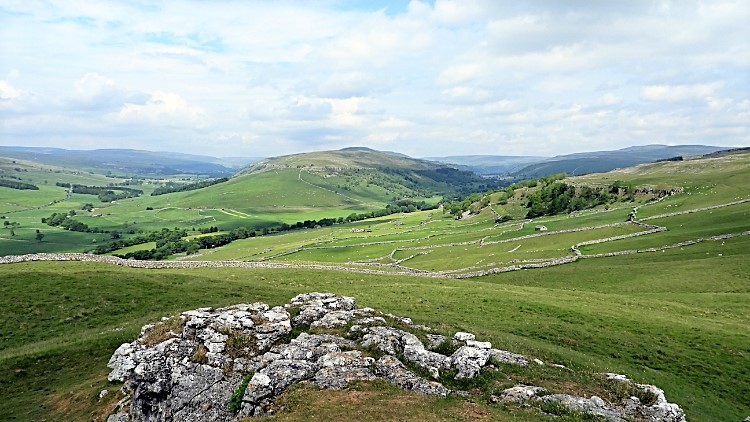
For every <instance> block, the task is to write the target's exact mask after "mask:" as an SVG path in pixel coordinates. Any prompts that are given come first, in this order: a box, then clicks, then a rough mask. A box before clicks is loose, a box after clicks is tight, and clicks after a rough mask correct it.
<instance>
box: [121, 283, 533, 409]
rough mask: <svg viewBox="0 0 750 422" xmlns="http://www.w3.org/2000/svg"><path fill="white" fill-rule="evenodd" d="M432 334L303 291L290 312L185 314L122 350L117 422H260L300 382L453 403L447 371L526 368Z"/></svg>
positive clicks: (458, 339)
mask: <svg viewBox="0 0 750 422" xmlns="http://www.w3.org/2000/svg"><path fill="white" fill-rule="evenodd" d="M429 331H430V329H429V328H428V327H424V326H421V325H416V324H414V323H413V322H412V320H411V319H409V318H402V317H397V316H395V315H390V314H382V313H380V312H377V311H375V310H373V309H370V308H362V309H357V308H356V306H355V300H354V298H352V297H345V296H336V295H333V294H325V293H307V294H301V295H298V296H296V297H294V298H293V299H292V300H290V301H289V303H287V304H286V305H285V306H283V307H282V306H277V307H270V306H269V305H266V304H263V303H254V304H240V305H234V306H230V307H227V308H219V309H212V308H199V309H195V310H191V311H187V312H183V313H182V314H180V315H179V316H177V317H172V318H164V319H163V320H162V321H160V322H158V323H156V324H149V325H146V326H144V327H143V329H142V330H141V334H140V336H139V337H138V339H137V340H136V341H134V342H132V343H126V344H123V345H121V346H120V347H119V348H117V350H116V351H115V352H114V354H113V355H112V358H111V359H110V361H109V364H108V366H109V367H110V368H111V369H112V371H111V372H110V374H109V380H110V381H120V382H124V387H123V389H124V391H126V393H127V394H128V396H129V400H126V401H124V402H123V403H122V406H121V408H120V409H118V413H116V414H114V415H112V416H111V417H110V419H109V420H110V421H120V422H125V421H166V420H184V421H232V420H237V419H240V418H244V417H252V416H260V415H264V414H267V413H268V412H269V410H270V409H271V406H272V405H273V403H274V400H275V399H276V397H277V396H278V395H279V394H281V393H282V392H283V391H284V390H285V389H286V388H287V387H289V386H290V385H292V384H295V383H299V382H306V383H311V384H314V385H317V386H319V387H321V388H326V389H343V388H346V387H347V386H348V385H349V383H350V382H352V381H357V380H374V379H384V380H386V381H388V382H390V383H393V384H395V385H398V386H400V387H401V388H404V389H406V390H411V391H416V392H420V393H423V394H428V395H438V396H446V395H448V394H451V393H452V391H450V390H449V389H448V388H446V387H445V386H443V385H442V384H441V383H439V382H438V379H439V378H440V377H441V373H442V372H444V371H451V372H452V373H455V378H457V379H460V378H470V377H473V376H476V375H477V374H478V373H479V372H480V371H481V370H482V369H483V368H484V367H485V366H488V365H489V364H490V363H491V362H493V359H496V360H497V361H498V362H505V363H514V364H519V365H527V364H528V359H526V358H525V357H523V356H520V355H516V354H513V353H511V352H507V351H503V350H498V349H493V348H492V345H491V344H490V343H489V342H481V341H476V340H475V337H474V335H473V334H470V333H456V335H455V336H454V338H452V339H447V337H444V336H440V335H436V334H429ZM316 332H318V333H317V334H316ZM320 332H324V333H320ZM295 333H299V334H295ZM428 336H429V337H428ZM422 339H424V341H425V342H423V340H422ZM446 342H448V343H450V344H451V346H452V347H453V349H457V350H456V351H455V352H454V353H452V354H451V355H450V356H448V355H444V354H441V353H438V352H436V351H434V350H431V348H432V349H434V348H436V347H437V346H438V345H441V344H444V343H446ZM425 344H428V346H425ZM436 350H437V349H436ZM451 350H452V349H451ZM418 373H423V374H429V376H427V377H426V378H424V377H423V376H420V375H418ZM430 378H431V379H430ZM457 393H459V394H465V393H463V392H457Z"/></svg>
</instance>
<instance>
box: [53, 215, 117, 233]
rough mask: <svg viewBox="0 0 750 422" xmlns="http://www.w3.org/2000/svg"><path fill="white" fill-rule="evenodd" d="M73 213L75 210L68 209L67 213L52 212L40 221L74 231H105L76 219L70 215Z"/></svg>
mask: <svg viewBox="0 0 750 422" xmlns="http://www.w3.org/2000/svg"><path fill="white" fill-rule="evenodd" d="M74 215H75V211H70V212H69V213H68V214H63V213H57V212H53V213H52V215H50V216H49V217H47V218H42V223H44V224H46V225H48V226H51V227H62V228H64V229H65V230H70V231H74V232H87V233H105V231H103V230H102V229H100V228H98V227H89V226H88V225H87V224H85V223H81V222H80V221H76V220H75V219H73V218H72V217H73V216H74Z"/></svg>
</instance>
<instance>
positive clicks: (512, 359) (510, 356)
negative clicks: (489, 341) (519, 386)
mask: <svg viewBox="0 0 750 422" xmlns="http://www.w3.org/2000/svg"><path fill="white" fill-rule="evenodd" d="M490 357H491V358H492V359H495V360H496V361H498V362H501V363H511V364H514V365H521V366H528V365H529V360H528V359H527V358H526V356H523V355H519V354H517V353H512V352H508V351H506V350H498V349H490Z"/></svg>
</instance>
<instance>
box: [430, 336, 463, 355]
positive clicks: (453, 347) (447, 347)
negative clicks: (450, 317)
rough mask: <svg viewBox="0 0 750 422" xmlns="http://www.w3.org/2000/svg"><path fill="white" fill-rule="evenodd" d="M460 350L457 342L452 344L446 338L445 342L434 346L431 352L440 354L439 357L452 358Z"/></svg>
mask: <svg viewBox="0 0 750 422" xmlns="http://www.w3.org/2000/svg"><path fill="white" fill-rule="evenodd" d="M460 348H461V346H460V345H459V344H458V343H457V342H454V341H453V339H451V338H450V337H446V338H445V340H443V341H441V342H440V344H438V345H437V346H435V347H434V348H433V349H432V351H433V352H435V353H440V354H441V355H445V356H452V355H453V354H454V353H456V351H457V350H458V349H460Z"/></svg>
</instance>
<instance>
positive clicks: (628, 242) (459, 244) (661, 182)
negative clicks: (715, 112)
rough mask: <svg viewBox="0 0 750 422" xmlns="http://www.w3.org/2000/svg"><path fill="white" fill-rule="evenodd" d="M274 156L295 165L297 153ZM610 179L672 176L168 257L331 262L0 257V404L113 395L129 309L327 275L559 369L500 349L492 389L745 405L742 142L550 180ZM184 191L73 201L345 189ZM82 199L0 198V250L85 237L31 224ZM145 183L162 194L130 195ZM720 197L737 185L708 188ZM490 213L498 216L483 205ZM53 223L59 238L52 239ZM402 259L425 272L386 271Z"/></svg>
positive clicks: (370, 392) (288, 287)
mask: <svg viewBox="0 0 750 422" xmlns="http://www.w3.org/2000/svg"><path fill="white" fill-rule="evenodd" d="M294 171H295V172H296V173H294V174H297V175H299V170H294ZM290 174H291V173H290ZM289 177H290V180H292V181H293V180H294V179H293V177H292V176H291V175H290V176H289ZM311 180H312V179H311ZM615 180H618V181H624V182H625V183H631V184H634V185H637V186H641V187H644V188H653V189H654V190H660V189H664V190H675V191H678V192H679V188H681V189H682V191H681V192H679V193H675V194H673V195H669V196H664V197H662V198H659V200H658V201H657V200H655V199H656V198H655V197H650V196H648V195H646V194H643V195H639V196H638V197H637V198H636V201H632V202H631V201H624V202H623V201H618V202H613V203H610V204H607V205H606V206H599V207H597V208H595V209H591V210H585V211H580V212H576V213H573V214H569V215H555V216H546V217H540V218H535V219H533V220H528V219H525V218H524V217H525V214H524V207H523V204H524V201H525V198H526V197H527V196H528V195H529V194H530V193H532V192H533V189H529V188H522V189H518V190H516V191H515V192H514V194H513V197H512V198H507V195H505V194H504V193H500V192H494V193H488V194H487V195H483V196H481V197H480V199H478V202H477V204H479V203H481V202H482V201H486V203H487V206H484V207H480V206H477V207H476V208H477V212H476V213H474V214H471V215H467V216H466V217H465V218H462V219H458V220H457V219H455V218H453V216H451V215H450V214H447V213H443V211H442V210H430V211H421V212H413V213H406V214H393V215H390V216H386V217H381V218H372V219H366V220H363V221H359V222H356V223H348V224H337V225H334V226H330V227H322V228H314V229H304V230H293V231H289V232H284V233H279V234H273V235H268V236H259V237H255V238H248V239H244V240H238V241H235V242H232V243H230V244H228V245H226V246H223V247H220V248H216V249H211V250H201V251H199V253H198V254H197V255H191V256H184V255H179V256H173V257H172V259H180V260H242V261H261V262H281V263H292V264H293V263H300V264H302V263H325V264H328V265H331V266H332V267H338V268H341V269H342V270H329V271H322V270H308V269H242V268H210V269H208V268H205V269H162V270H142V269H133V268H125V267H116V266H109V265H105V264H97V263H81V262H33V263H18V264H7V265H0V279H2V280H3V283H2V284H0V305H1V306H3V308H4V309H5V311H4V313H3V316H2V318H1V319H0V332H2V333H3V335H2V337H0V395H2V397H3V398H4V399H3V400H2V401H0V419H1V420H43V419H46V420H83V419H87V420H92V419H96V418H99V419H100V420H101V417H102V416H105V415H106V413H107V412H108V411H109V410H111V408H112V405H113V403H114V401H116V399H115V397H116V396H110V398H107V399H104V400H99V399H97V395H98V393H99V391H101V390H102V389H105V388H106V389H109V390H111V391H115V390H117V388H118V386H117V385H111V384H109V383H108V382H107V381H106V374H107V369H106V362H107V360H108V359H109V356H110V355H111V354H112V352H113V351H114V350H115V349H116V348H117V346H119V344H120V343H122V342H129V341H131V340H132V339H134V338H135V336H136V335H137V333H138V332H139V330H140V327H141V326H142V325H143V324H146V323H148V322H153V321H155V320H158V319H159V318H160V317H162V316H167V315H172V314H175V313H178V312H181V311H184V310H187V309H192V308H196V307H203V306H225V305H230V304H235V303H248V302H255V301H263V302H267V303H270V304H283V303H285V302H286V301H287V300H288V299H289V298H291V297H292V296H294V295H296V294H298V293H301V292H309V291H327V292H333V293H337V294H343V295H352V296H355V297H356V298H357V300H358V303H359V305H360V306H370V307H373V308H376V309H379V310H382V311H384V312H393V313H395V314H399V315H404V316H409V317H412V318H413V319H414V320H415V322H417V323H421V324H426V325H428V326H431V327H433V328H435V329H436V330H437V331H438V332H441V333H444V334H450V333H453V332H455V331H459V330H460V331H470V332H474V333H476V334H477V336H478V337H479V338H481V339H486V340H488V341H491V342H492V343H493V345H495V347H499V348H503V349H506V350H511V351H514V352H517V353H522V354H525V355H528V356H530V357H534V358H539V359H541V360H543V361H545V362H551V363H559V364H563V365H565V366H567V367H568V368H570V371H566V370H561V369H558V368H553V367H551V366H549V365H547V366H544V367H531V368H528V369H523V370H516V369H512V368H506V367H503V368H501V371H503V375H504V376H507V377H506V378H504V380H501V381H497V382H496V384H494V385H493V386H492V387H491V388H494V389H495V390H497V391H499V390H501V389H502V388H505V387H508V386H510V385H513V384H514V383H523V382H526V383H535V384H538V385H542V386H544V387H546V388H548V389H549V390H550V391H560V392H562V391H569V390H570V389H573V390H575V389H576V388H579V387H580V385H582V384H583V383H585V381H586V380H591V379H592V377H593V376H594V375H593V374H594V373H599V372H618V373H624V374H627V375H628V376H630V377H631V378H632V379H634V380H636V381H638V382H647V383H653V384H656V385H658V386H659V387H661V388H663V389H664V390H665V391H666V395H667V398H668V399H669V400H670V401H673V402H676V403H678V404H679V405H680V406H682V408H683V409H684V410H685V411H686V413H687V417H688V420H691V421H714V420H742V419H743V418H744V417H746V416H748V415H750V406H749V405H748V401H747V397H750V366H749V365H747V360H748V356H750V332H748V330H747V327H748V325H749V324H750V309H748V307H747V304H748V303H750V259H748V251H750V236H747V235H740V234H742V233H743V232H745V234H747V233H746V232H747V231H748V230H750V226H749V225H748V221H750V219H748V218H747V213H748V212H749V211H750V202H743V201H746V200H748V199H750V154H738V155H732V156H727V157H719V158H715V159H714V158H711V159H703V160H693V161H685V162H668V163H659V164H653V165H643V166H639V167H635V168H630V169H623V170H618V171H615V172H611V173H607V174H599V175H588V176H582V177H576V178H571V179H568V181H569V182H570V183H575V184H583V183H585V184H587V185H591V186H596V185H601V186H606V185H608V184H610V183H612V182H613V181H615ZM297 182H300V178H299V177H298V178H297ZM300 183H301V182H300ZM302 184H304V183H302ZM219 186H221V185H219ZM232 186H233V185H231V184H228V185H227V186H225V187H222V189H226V191H225V192H227V195H225V196H226V197H227V198H234V199H232V200H233V201H234V200H236V201H239V200H240V199H239V194H235V193H231V195H230V193H229V192H235V191H234V189H235V188H236V186H235V187H232ZM298 188H299V189H302V187H301V185H300V186H298ZM308 188H309V185H308ZM0 189H2V188H0ZM258 189H261V188H258ZM295 189H297V188H295ZM323 192H327V193H323ZM319 194H320V195H321V196H320V198H324V197H328V196H327V195H328V194H332V195H336V194H335V193H331V192H328V191H324V190H321V192H320V193H319ZM200 195H206V192H201V191H196V192H180V193H174V194H168V195H163V196H162V197H153V198H152V197H144V198H136V199H128V200H124V201H118V203H116V204H109V205H107V208H104V209H103V211H99V213H102V214H103V216H102V217H92V216H90V217H86V221H87V224H90V225H94V224H98V223H95V222H101V223H100V224H101V225H102V227H122V226H123V224H125V223H127V224H129V225H130V227H132V225H135V226H136V227H140V226H144V227H146V226H147V227H157V226H158V223H156V221H161V222H162V223H163V224H169V226H167V227H172V225H175V226H177V225H179V226H180V227H184V226H186V225H189V223H188V222H189V221H198V220H197V219H199V218H204V217H209V216H210V217H211V218H214V220H213V221H212V222H211V225H216V224H219V223H220V225H221V226H222V230H224V229H225V226H229V227H231V225H232V224H234V223H237V222H241V221H256V220H253V218H254V216H256V215H258V216H261V215H264V216H265V217H257V218H258V220H257V221H274V219H275V218H277V217H278V216H283V218H292V219H295V220H294V221H297V220H299V219H300V218H302V219H310V218H313V219H314V218H316V217H315V216H321V217H322V216H325V217H331V216H332V214H336V213H349V212H351V210H350V209H348V208H347V207H348V206H349V205H343V206H342V207H339V208H335V207H334V208H333V209H331V208H326V207H324V206H321V207H315V206H311V207H309V209H307V211H306V212H305V213H303V214H297V212H300V211H299V209H290V208H286V207H279V208H280V209H277V210H273V212H272V211H269V210H270V209H271V208H268V207H267V208H263V207H261V205H263V204H255V206H256V207H258V208H249V207H245V208H240V207H230V206H229V205H240V203H239V202H238V203H231V201H230V202H227V203H226V204H225V203H222V202H220V201H219V203H220V204H221V205H220V206H216V207H215V208H211V209H188V208H191V206H192V205H195V204H198V202H195V203H191V202H189V201H191V200H195V201H198V200H197V199H195V198H196V197H199V196H200ZM310 195H311V194H310ZM87 198H90V196H89V197H87V196H86V195H80V196H78V195H73V196H72V197H71V198H70V199H68V200H66V201H64V202H62V203H58V204H53V205H50V206H45V207H43V208H41V209H36V210H29V211H24V212H19V213H6V214H4V215H6V217H8V216H10V215H13V217H12V219H13V220H14V221H16V220H17V221H19V222H20V227H19V228H17V229H15V231H16V236H9V235H8V233H7V231H8V230H9V229H0V246H1V247H2V248H5V249H3V251H6V252H7V251H10V252H11V253H22V252H23V251H26V250H32V249H33V246H36V245H35V244H37V243H41V244H42V247H43V248H47V250H56V249H55V248H57V247H58V246H56V245H59V250H60V251H63V250H66V249H65V248H66V245H67V247H68V249H67V250H76V248H79V247H80V248H82V247H84V246H85V245H86V244H92V243H93V241H96V242H102V241H105V240H106V239H105V238H106V236H107V234H96V235H95V234H92V233H73V232H65V231H63V230H60V229H53V228H49V227H46V226H43V225H41V223H39V219H40V218H41V217H44V216H47V215H49V213H51V212H52V210H54V209H57V207H62V208H64V209H68V208H65V207H66V206H69V205H72V204H83V203H84V202H83V201H85V200H86V199H87ZM159 198H161V199H159ZM307 198H311V196H308V197H307ZM157 199H158V200H160V201H162V202H158V203H157V202H148V201H157ZM206 200H208V198H203V199H200V201H206ZM164 201H167V202H166V203H165V202H164ZM180 201H182V202H180ZM269 201H270V200H269ZM738 201H739V202H738ZM733 202H738V203H735V204H732V205H727V204H729V203H733ZM60 204H65V205H64V206H62V205H60ZM147 204H153V205H157V204H161V206H160V207H156V206H153V207H152V208H154V209H153V210H146V207H147V206H149V207H151V205H147ZM269 204H270V202H269ZM269 204H266V205H269ZM224 205H226V206H225V207H224V208H221V206H224ZM308 205H309V204H308ZM183 207H186V208H183ZM270 207H272V205H270ZM707 207H710V209H706V208H707ZM633 208H637V219H638V220H642V221H643V222H644V223H648V224H653V225H658V226H660V227H664V228H666V231H661V232H654V233H651V232H649V234H645V235H642V236H637V237H629V238H621V237H623V236H625V235H633V234H638V233H643V232H645V230H646V229H647V228H646V227H643V226H638V225H635V224H632V223H626V219H627V218H628V214H629V213H631V212H632V209H633ZM107 210H111V211H112V212H109V211H107ZM116 210H120V211H117V212H115V211H116ZM124 210H126V211H124ZM263 213H265V214H263ZM274 213H276V214H274ZM106 214H112V215H110V216H107V215H106ZM499 215H511V216H512V217H513V218H514V219H513V220H511V221H506V222H496V221H497V218H498V216H499ZM155 216H159V218H160V220H157V219H156V218H154V217H155ZM268 216H272V217H268ZM131 217H132V218H131ZM24 218H25V219H24ZM264 218H267V220H263V219H264ZM199 224H200V223H199ZM237 224H239V223H237ZM537 226H545V227H546V228H547V230H546V231H542V230H538V229H537ZM38 227H42V229H43V231H44V233H45V237H44V241H43V242H37V241H36V240H34V233H35V229H36V228H38ZM191 228H192V227H191ZM58 231H59V232H60V236H61V237H60V238H56V235H57V233H58ZM723 234H733V235H738V236H736V237H732V238H727V239H720V240H706V241H703V242H700V243H695V244H690V245H684V246H682V247H676V248H668V249H664V250H659V251H658V252H650V253H633V254H630V255H622V256H611V257H601V258H591V259H580V260H578V261H576V262H572V263H567V264H564V265H557V266H551V267H547V268H538V269H527V270H520V271H512V272H504V273H498V274H490V275H485V276H481V277H473V278H469V279H454V278H449V277H447V276H451V277H453V276H462V275H467V274H470V273H472V272H473V271H476V270H492V269H496V268H501V267H503V266H507V265H509V264H519V263H529V264H532V263H538V262H545V261H551V260H555V259H559V258H570V257H573V256H574V255H575V253H574V251H573V249H572V246H573V245H576V244H577V243H580V242H587V241H592V240H600V239H607V238H610V237H615V239H613V240H609V241H603V242H601V243H596V244H590V245H586V246H581V247H580V253H581V254H582V255H583V256H584V257H586V256H589V255H593V254H600V253H612V252H619V251H624V250H630V249H644V248H651V247H654V248H659V247H662V246H666V245H671V244H674V243H677V242H684V241H690V240H697V239H707V238H709V237H710V236H716V235H723ZM195 235H196V234H195V233H191V236H195ZM70 236H75V238H76V239H78V240H77V242H78V243H73V244H72V246H71V244H70V243H66V241H67V240H69V239H73V238H74V237H70ZM97 236H98V237H97ZM16 239H20V240H16ZM22 241H23V242H25V243H23V242H22ZM146 246H147V245H146ZM26 247H28V248H29V249H24V248H26ZM36 247H39V246H36ZM352 267H356V268H367V269H379V270H381V271H382V272H383V274H362V273H354V272H348V271H343V269H346V268H352ZM404 268H406V269H412V270H415V271H423V272H428V273H429V272H433V274H431V275H444V276H445V277H417V276H403V275H394V274H388V272H393V271H399V270H401V269H404ZM364 398H366V399H364ZM113 400H114V401H113ZM282 403H286V404H285V405H284V406H285V407H284V409H283V410H281V409H280V411H279V413H278V414H277V415H276V416H274V417H272V418H270V419H271V420H304V419H305V417H307V416H309V413H310V412H311V411H312V410H311V409H314V411H315V412H320V414H321V415H329V417H330V418H332V419H337V418H338V419H341V418H342V417H343V416H342V415H341V414H340V413H337V412H340V409H341V407H342V406H345V405H349V406H357V408H358V409H360V410H361V411H362V412H363V416H362V417H361V419H363V420H404V418H407V419H408V418H412V420H418V419H420V418H421V419H422V420H424V419H434V420H472V419H481V418H482V417H484V418H488V419H492V420H529V421H534V420H560V419H553V418H552V417H549V416H544V415H541V414H539V413H537V412H535V411H533V410H528V409H520V408H517V407H514V406H508V405H497V404H491V403H488V402H487V401H486V400H485V398H481V397H480V396H475V397H474V398H473V399H472V400H470V401H468V402H467V401H462V400H457V399H447V400H441V399H431V398H425V397H420V396H414V395H411V394H406V393H402V392H400V391H397V390H394V389H392V388H389V387H387V386H383V385H377V384H376V385H361V386H358V387H356V388H354V389H353V390H352V391H345V392H325V393H319V392H317V391H314V390H313V389H309V388H297V389H293V390H292V391H290V392H289V394H287V395H286V396H285V397H284V399H283V400H282ZM372 403H381V404H380V405H377V406H375V405H373V404H372ZM394 409H402V410H401V412H395V411H394ZM337 415H338V416H337ZM367 418H369V419H367ZM562 420H566V419H564V418H563V419H562ZM567 420H580V419H575V417H570V418H568V419H567Z"/></svg>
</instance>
